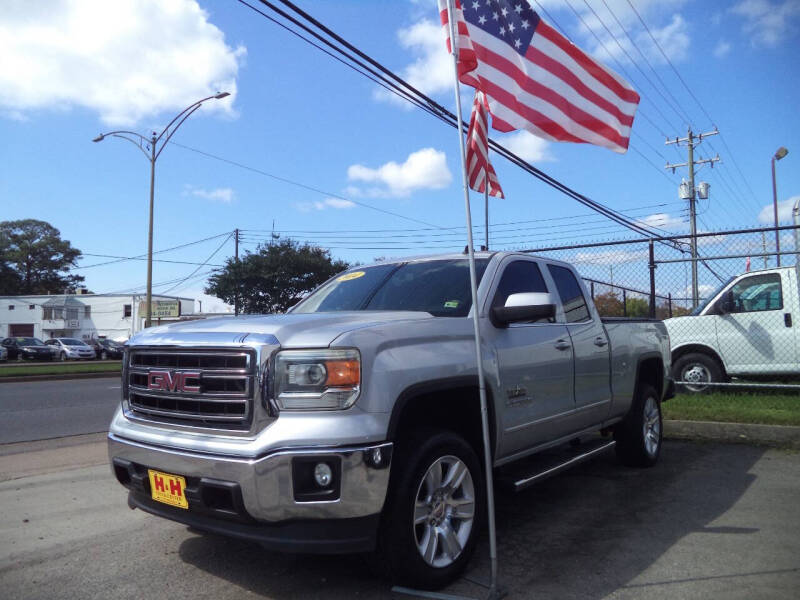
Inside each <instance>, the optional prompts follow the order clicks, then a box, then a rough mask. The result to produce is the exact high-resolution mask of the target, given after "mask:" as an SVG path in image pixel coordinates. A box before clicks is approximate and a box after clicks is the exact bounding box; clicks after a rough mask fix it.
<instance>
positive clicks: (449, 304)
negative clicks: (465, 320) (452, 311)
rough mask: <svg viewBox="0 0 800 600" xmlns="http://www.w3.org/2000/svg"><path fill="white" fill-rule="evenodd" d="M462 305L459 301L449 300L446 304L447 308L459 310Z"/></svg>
mask: <svg viewBox="0 0 800 600" xmlns="http://www.w3.org/2000/svg"><path fill="white" fill-rule="evenodd" d="M459 304H461V303H460V302H459V301H458V300H448V301H447V302H445V303H444V307H445V308H458V305H459Z"/></svg>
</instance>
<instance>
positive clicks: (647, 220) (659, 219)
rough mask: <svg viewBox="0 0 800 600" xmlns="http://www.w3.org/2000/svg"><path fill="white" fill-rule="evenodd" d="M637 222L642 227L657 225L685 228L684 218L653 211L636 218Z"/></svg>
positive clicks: (661, 227) (665, 227)
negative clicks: (650, 213) (653, 212)
mask: <svg viewBox="0 0 800 600" xmlns="http://www.w3.org/2000/svg"><path fill="white" fill-rule="evenodd" d="M636 222H637V223H639V224H640V225H642V226H644V227H658V228H660V229H686V226H687V222H686V219H684V218H681V217H675V216H673V215H670V214H667V213H655V214H652V215H647V216H646V217H644V218H642V219H637V220H636Z"/></svg>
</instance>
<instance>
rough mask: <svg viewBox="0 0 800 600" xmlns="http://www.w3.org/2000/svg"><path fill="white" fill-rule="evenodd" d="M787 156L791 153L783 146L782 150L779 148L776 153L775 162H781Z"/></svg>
mask: <svg viewBox="0 0 800 600" xmlns="http://www.w3.org/2000/svg"><path fill="white" fill-rule="evenodd" d="M787 154H789V151H788V150H787V149H786V148H785V147H783V146H781V147H780V148H778V151H777V152H776V153H775V160H780V159H782V158H783V157H784V156H786V155H787Z"/></svg>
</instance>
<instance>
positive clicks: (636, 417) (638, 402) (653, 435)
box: [614, 384, 663, 467]
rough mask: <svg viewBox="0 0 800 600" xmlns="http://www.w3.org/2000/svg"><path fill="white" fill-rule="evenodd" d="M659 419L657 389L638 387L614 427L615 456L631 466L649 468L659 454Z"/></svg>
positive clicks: (659, 404)
mask: <svg viewBox="0 0 800 600" xmlns="http://www.w3.org/2000/svg"><path fill="white" fill-rule="evenodd" d="M662 431H663V421H662V418H661V402H660V401H659V398H658V392H657V391H656V389H655V388H654V387H653V386H652V385H649V384H644V385H641V386H640V387H639V391H638V392H637V394H636V397H635V398H634V399H633V404H632V405H631V409H630V410H629V411H628V414H627V415H626V416H625V419H624V420H623V421H622V422H621V423H620V424H619V425H617V427H616V428H615V429H614V440H615V441H616V442H617V445H616V451H617V458H618V459H619V460H620V462H622V463H623V464H625V465H628V466H631V467H652V466H653V465H654V464H656V462H657V461H658V457H659V455H660V454H661V440H662Z"/></svg>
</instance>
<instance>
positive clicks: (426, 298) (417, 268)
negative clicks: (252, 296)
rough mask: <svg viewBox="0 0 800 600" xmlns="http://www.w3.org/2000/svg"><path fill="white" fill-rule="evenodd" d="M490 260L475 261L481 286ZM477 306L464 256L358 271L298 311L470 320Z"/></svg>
mask: <svg viewBox="0 0 800 600" xmlns="http://www.w3.org/2000/svg"><path fill="white" fill-rule="evenodd" d="M488 262H489V259H487V258H481V259H476V260H475V268H476V275H477V279H478V282H480V280H481V277H482V276H483V272H484V271H485V270H486V265H487V264H488ZM471 306H472V298H471V294H470V286H469V261H468V260H467V259H466V258H463V259H451V260H429V261H420V262H410V263H393V264H388V265H377V266H374V267H366V268H356V269H352V270H350V271H348V272H346V273H344V274H342V275H339V276H337V277H334V278H333V279H331V280H330V281H328V282H327V283H325V284H323V285H322V286H321V287H320V288H318V289H317V290H316V291H314V292H313V293H312V294H311V295H310V296H309V297H308V298H306V299H305V300H304V301H303V302H301V303H300V304H298V305H297V306H296V307H295V309H294V310H293V311H292V312H293V313H314V312H332V311H344V310H411V311H418V312H427V313H430V314H432V315H434V316H437V317H465V316H467V314H468V313H469V309H470V307H471Z"/></svg>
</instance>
